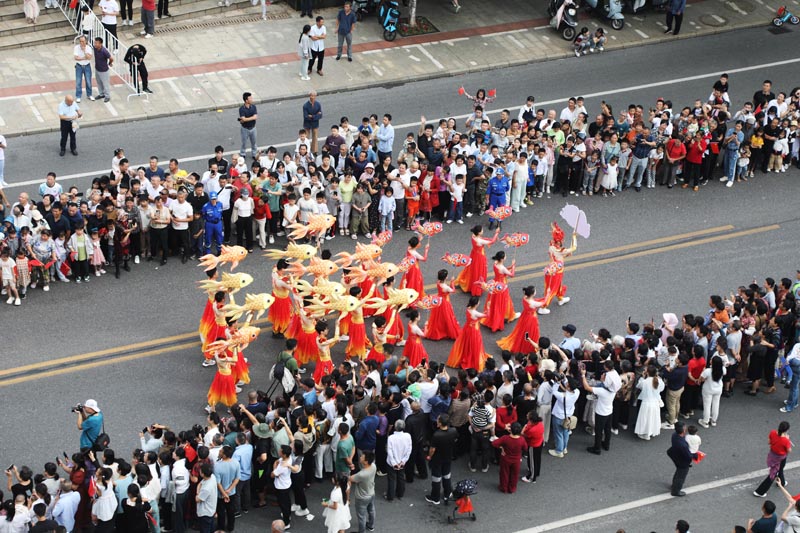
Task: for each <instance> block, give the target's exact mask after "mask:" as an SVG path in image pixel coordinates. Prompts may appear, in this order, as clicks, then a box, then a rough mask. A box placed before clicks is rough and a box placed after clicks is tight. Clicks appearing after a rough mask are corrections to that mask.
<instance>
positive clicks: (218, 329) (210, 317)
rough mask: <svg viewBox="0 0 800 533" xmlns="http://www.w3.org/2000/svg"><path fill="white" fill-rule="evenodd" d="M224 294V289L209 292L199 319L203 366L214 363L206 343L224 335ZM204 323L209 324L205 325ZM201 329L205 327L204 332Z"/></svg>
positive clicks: (225, 325)
mask: <svg viewBox="0 0 800 533" xmlns="http://www.w3.org/2000/svg"><path fill="white" fill-rule="evenodd" d="M225 294H226V293H225V291H217V292H215V293H214V294H213V296H212V295H211V292H209V293H208V300H207V301H206V308H205V310H204V311H203V318H201V319H200V328H201V331H200V338H201V340H202V341H203V347H202V349H203V354H204V355H205V358H204V360H203V366H214V364H216V363H215V361H214V358H213V357H212V356H211V355H210V354H209V353H208V352H207V351H206V350H208V345H209V344H211V343H212V342H214V339H218V338H219V337H224V336H225V329H226V327H227V324H226V323H225V313H223V312H222V308H223V307H224V306H225ZM205 324H210V325H209V326H208V327H205ZM202 329H205V332H203V331H202Z"/></svg>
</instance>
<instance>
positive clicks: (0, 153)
mask: <svg viewBox="0 0 800 533" xmlns="http://www.w3.org/2000/svg"><path fill="white" fill-rule="evenodd" d="M0 144H2V145H3V146H8V143H7V142H6V138H5V137H3V136H2V135H0ZM3 146H0V161H5V159H6V149H5V148H3Z"/></svg>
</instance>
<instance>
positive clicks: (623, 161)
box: [617, 139, 633, 192]
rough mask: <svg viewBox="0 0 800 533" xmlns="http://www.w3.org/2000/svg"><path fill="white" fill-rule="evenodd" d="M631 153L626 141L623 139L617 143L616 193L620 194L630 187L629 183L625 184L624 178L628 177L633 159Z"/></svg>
mask: <svg viewBox="0 0 800 533" xmlns="http://www.w3.org/2000/svg"><path fill="white" fill-rule="evenodd" d="M632 154H633V151H632V150H631V149H630V143H629V142H628V140H627V139H623V140H622V141H620V143H619V157H618V159H617V165H618V166H617V168H618V171H617V192H622V190H623V189H626V188H628V187H630V186H631V184H630V183H625V178H626V177H628V170H629V169H630V168H631V163H632V162H633V159H632V158H631V155H632Z"/></svg>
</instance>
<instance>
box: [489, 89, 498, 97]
mask: <svg viewBox="0 0 800 533" xmlns="http://www.w3.org/2000/svg"><path fill="white" fill-rule="evenodd" d="M496 94H497V89H489V97H490V98H494V95H496Z"/></svg>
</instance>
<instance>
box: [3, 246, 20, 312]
mask: <svg viewBox="0 0 800 533" xmlns="http://www.w3.org/2000/svg"><path fill="white" fill-rule="evenodd" d="M16 267H17V265H16V263H15V262H14V261H13V260H12V259H11V257H10V254H9V251H8V248H4V249H3V251H2V252H0V275H2V282H3V288H4V289H5V290H6V292H7V293H8V300H6V303H7V304H9V305H11V304H14V305H22V301H21V300H20V298H19V292H18V291H17V272H16Z"/></svg>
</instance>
